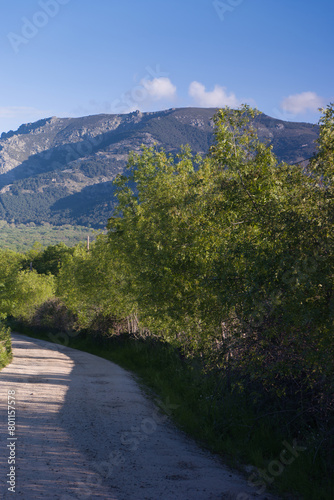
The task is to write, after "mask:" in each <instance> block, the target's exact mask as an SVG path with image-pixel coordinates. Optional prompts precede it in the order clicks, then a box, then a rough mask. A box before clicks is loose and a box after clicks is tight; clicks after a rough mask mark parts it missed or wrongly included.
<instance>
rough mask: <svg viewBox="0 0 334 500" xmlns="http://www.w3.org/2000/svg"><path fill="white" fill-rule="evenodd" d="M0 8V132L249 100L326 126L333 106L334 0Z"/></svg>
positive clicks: (29, 3) (178, 0)
mask: <svg viewBox="0 0 334 500" xmlns="http://www.w3.org/2000/svg"><path fill="white" fill-rule="evenodd" d="M0 14H1V15H0V50H1V52H0V54H1V59H0V61H1V66H0V71H1V78H0V96H1V101H0V133H1V132H3V131H8V130H10V129H14V130H15V129H16V128H17V127H18V126H19V125H20V124H22V123H27V122H33V121H36V120H38V119H40V118H45V117H48V116H54V115H55V116H60V117H65V116H83V115H88V114H98V113H121V112H122V113H124V112H129V111H132V110H135V109H141V110H142V111H152V110H160V109H166V108H171V107H183V106H200V107H219V106H224V105H229V106H231V107H237V106H238V105H239V104H240V103H243V102H247V103H249V104H251V105H253V106H256V107H258V109H260V110H261V111H263V112H264V113H266V114H268V115H270V116H274V117H276V118H281V119H285V120H293V121H309V122H317V121H318V118H319V113H318V111H317V109H318V108H319V107H320V106H326V104H328V103H329V102H333V101H334V85H333V83H334V56H333V52H334V50H333V49H334V30H333V26H334V2H333V1H332V0H320V1H318V2H316V1H315V0H220V1H219V0H11V2H1V11H0Z"/></svg>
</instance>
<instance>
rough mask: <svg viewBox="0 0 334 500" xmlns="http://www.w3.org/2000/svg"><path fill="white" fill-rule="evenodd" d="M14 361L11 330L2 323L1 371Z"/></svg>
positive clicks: (0, 339) (0, 329)
mask: <svg viewBox="0 0 334 500" xmlns="http://www.w3.org/2000/svg"><path fill="white" fill-rule="evenodd" d="M12 359H13V354H12V342H11V337H10V328H6V327H5V326H4V325H3V324H1V323H0V369H2V368H4V367H5V366H6V365H8V364H9V363H10V362H11V361H12Z"/></svg>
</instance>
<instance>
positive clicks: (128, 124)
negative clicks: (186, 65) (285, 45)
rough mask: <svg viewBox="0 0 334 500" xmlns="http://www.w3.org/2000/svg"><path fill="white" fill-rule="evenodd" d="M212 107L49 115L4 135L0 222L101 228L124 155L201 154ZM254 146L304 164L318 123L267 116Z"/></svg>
mask: <svg viewBox="0 0 334 500" xmlns="http://www.w3.org/2000/svg"><path fill="white" fill-rule="evenodd" d="M214 113H215V109H203V108H180V109H169V110H166V111H159V112H152V113H141V112H139V111H136V112H133V113H130V114H120V115H95V116H86V117H82V118H57V117H51V118H46V119H44V120H40V121H38V122H35V123H29V124H25V125H22V126H21V127H19V129H18V130H17V131H15V132H14V131H10V132H7V133H3V134H2V135H1V139H0V219H2V220H5V221H7V222H8V223H15V224H29V223H35V224H42V223H49V224H52V225H64V224H71V225H81V226H89V227H92V228H100V229H101V228H104V227H105V225H106V223H107V220H108V218H109V217H110V215H111V212H112V209H113V206H114V203H115V200H114V197H113V186H112V181H113V179H114V178H115V176H116V175H117V174H118V173H121V172H123V171H124V170H125V167H126V164H127V159H128V155H129V152H130V151H133V150H134V151H140V146H141V144H145V145H147V146H152V145H153V144H155V143H156V144H157V145H158V147H163V148H165V150H166V151H167V152H171V153H176V152H178V150H179V147H180V145H181V144H189V145H190V147H191V148H192V150H193V152H195V153H202V154H206V153H207V151H208V149H209V147H210V145H211V144H212V142H213V121H212V117H213V115H214ZM254 124H255V126H256V128H257V130H258V134H259V137H260V139H261V140H267V141H270V143H271V144H272V145H273V150H274V152H275V154H276V155H277V156H278V158H279V159H280V160H284V161H287V162H289V163H294V162H300V161H302V160H306V159H307V158H309V157H310V156H312V154H313V153H314V151H315V142H314V141H315V140H316V139H317V137H318V134H319V128H318V126H317V125H312V124H308V123H294V122H285V121H282V120H278V119H275V118H271V117H269V116H266V115H260V116H259V117H257V118H256V120H255V121H254Z"/></svg>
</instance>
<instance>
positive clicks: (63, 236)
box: [0, 220, 95, 252]
mask: <svg viewBox="0 0 334 500" xmlns="http://www.w3.org/2000/svg"><path fill="white" fill-rule="evenodd" d="M87 236H90V238H91V239H93V238H94V237H95V232H94V231H93V230H92V229H90V228H87V227H83V226H70V225H65V226H52V225H51V224H49V223H47V222H46V223H44V224H40V225H36V224H34V223H33V222H30V223H28V224H13V223H12V224H9V223H7V222H6V221H4V220H1V221H0V248H3V249H9V250H15V251H17V252H26V251H28V250H29V249H30V248H32V247H33V245H34V244H35V243H36V242H40V243H41V244H42V245H43V246H48V245H55V244H57V243H59V242H63V243H65V244H66V245H75V244H77V243H79V242H81V241H85V240H87Z"/></svg>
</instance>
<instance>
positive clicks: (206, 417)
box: [14, 324, 334, 500]
mask: <svg viewBox="0 0 334 500" xmlns="http://www.w3.org/2000/svg"><path fill="white" fill-rule="evenodd" d="M14 326H15V329H16V330H20V331H21V332H22V333H25V334H27V335H29V336H32V337H35V338H42V339H45V340H50V336H49V335H48V333H47V332H42V331H40V332H36V331H31V330H30V329H27V328H23V327H22V325H21V326H18V325H17V324H16V325H14ZM69 347H72V348H75V349H79V350H82V351H86V352H89V353H91V354H95V355H97V356H100V357H102V358H105V359H108V360H110V361H113V362H115V363H117V364H119V365H121V366H122V367H124V368H126V369H127V370H130V371H132V372H134V373H135V374H136V375H137V377H138V378H139V381H140V383H141V384H144V387H146V388H148V389H149V394H150V396H151V397H154V398H159V399H160V400H162V401H166V400H167V401H169V402H170V403H171V404H172V405H175V409H174V410H173V412H172V418H173V420H174V421H175V423H176V424H177V425H178V426H179V428H181V429H182V430H183V431H184V432H186V433H187V434H189V435H190V436H192V437H193V438H195V439H196V440H197V441H198V442H199V443H200V444H201V445H202V446H203V447H205V448H207V449H209V450H211V451H212V452H214V453H217V454H219V456H220V457H221V458H222V459H223V461H224V462H225V463H226V464H228V465H230V466H233V467H236V468H238V469H239V470H243V469H244V466H243V465H241V464H251V465H252V466H253V468H254V470H255V472H256V474H255V476H254V477H253V478H252V477H251V475H252V472H250V469H248V473H247V475H246V477H248V478H249V479H250V481H253V484H255V486H254V492H256V491H257V490H259V488H260V486H259V484H260V483H261V481H262V483H263V484H264V485H265V486H262V487H265V490H268V491H270V490H273V491H274V492H276V493H279V494H282V495H283V494H285V493H287V492H289V494H290V495H289V497H288V498H290V499H291V498H298V499H300V498H302V499H305V500H315V499H316V500H331V499H332V498H334V481H333V478H332V475H331V473H330V465H329V464H328V463H326V460H325V458H324V457H321V455H320V454H319V453H318V454H317V455H316V454H315V449H316V446H315V445H316V443H315V442H313V441H312V435H313V434H312V431H309V430H307V429H306V428H303V427H300V431H299V433H298V431H296V429H297V428H298V425H295V426H294V427H292V426H291V425H290V427H289V425H287V423H288V421H290V420H291V415H292V417H294V416H295V415H294V413H293V411H292V413H289V410H287V411H286V413H284V412H280V411H279V410H278V409H277V408H275V406H269V407H268V406H265V405H262V406H261V404H259V403H258V401H257V402H255V401H254V398H253V395H252V394H247V393H241V392H238V391H235V392H233V391H232V392H231V390H230V389H229V387H227V385H226V382H225V379H224V377H220V376H219V373H207V374H203V372H202V371H201V370H200V363H199V361H198V360H191V361H190V360H185V359H184V358H183V357H182V356H180V353H179V351H178V350H177V349H175V348H173V347H172V346H171V345H170V344H168V343H166V342H162V341H158V340H155V339H154V340H153V339H147V340H135V339H130V338H129V337H128V336H120V337H118V338H117V339H105V338H101V337H95V338H93V337H91V336H89V335H83V334H80V335H78V336H77V337H75V338H70V339H69ZM296 433H297V434H296ZM296 438H297V439H298V445H300V446H303V447H305V448H306V449H305V450H302V451H301V450H299V451H297V452H296V453H297V454H298V456H295V457H294V456H293V455H291V452H288V453H287V454H286V455H285V454H284V453H286V452H283V455H282V451H283V450H284V449H285V446H284V445H283V444H282V443H283V442H287V443H288V445H290V446H291V445H292V443H293V440H294V439H296ZM281 456H283V458H284V457H285V456H287V457H288V458H291V457H292V458H293V460H292V461H291V460H290V461H291V463H290V464H288V465H284V464H282V462H281V459H280V457H281ZM258 471H262V472H261V473H260V476H259V473H258ZM261 474H262V476H263V475H264V477H267V478H268V477H269V480H270V481H268V480H266V479H263V478H262V479H261ZM269 483H270V484H269ZM256 484H257V486H256ZM291 494H292V496H291Z"/></svg>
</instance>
